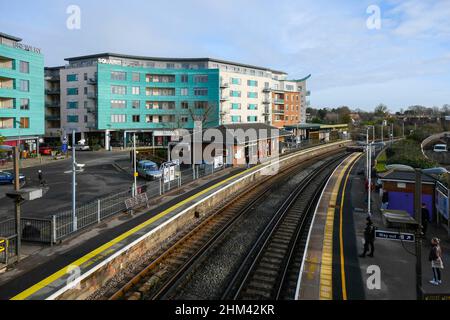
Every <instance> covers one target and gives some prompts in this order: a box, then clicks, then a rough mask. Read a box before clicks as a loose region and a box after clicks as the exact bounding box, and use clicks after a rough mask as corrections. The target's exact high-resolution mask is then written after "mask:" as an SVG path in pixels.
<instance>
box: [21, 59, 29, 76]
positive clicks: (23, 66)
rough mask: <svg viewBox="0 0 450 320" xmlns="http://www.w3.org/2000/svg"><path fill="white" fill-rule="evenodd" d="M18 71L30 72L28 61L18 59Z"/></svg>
mask: <svg viewBox="0 0 450 320" xmlns="http://www.w3.org/2000/svg"><path fill="white" fill-rule="evenodd" d="M20 72H22V73H30V63H29V62H26V61H20Z"/></svg>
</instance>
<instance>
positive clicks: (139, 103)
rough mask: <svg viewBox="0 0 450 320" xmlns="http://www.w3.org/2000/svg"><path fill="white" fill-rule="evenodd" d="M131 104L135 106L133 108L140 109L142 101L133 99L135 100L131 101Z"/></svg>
mask: <svg viewBox="0 0 450 320" xmlns="http://www.w3.org/2000/svg"><path fill="white" fill-rule="evenodd" d="M131 106H132V107H133V109H139V108H140V107H141V101H139V100H133V102H132V103H131Z"/></svg>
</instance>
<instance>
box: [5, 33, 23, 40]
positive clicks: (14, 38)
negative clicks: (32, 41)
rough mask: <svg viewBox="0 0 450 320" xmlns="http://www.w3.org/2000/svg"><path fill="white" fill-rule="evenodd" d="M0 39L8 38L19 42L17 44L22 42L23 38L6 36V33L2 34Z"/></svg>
mask: <svg viewBox="0 0 450 320" xmlns="http://www.w3.org/2000/svg"><path fill="white" fill-rule="evenodd" d="M0 38H6V39H9V40H13V41H17V42H20V41H22V39H21V38H17V37H14V36H12V35H9V34H6V33H2V32H0Z"/></svg>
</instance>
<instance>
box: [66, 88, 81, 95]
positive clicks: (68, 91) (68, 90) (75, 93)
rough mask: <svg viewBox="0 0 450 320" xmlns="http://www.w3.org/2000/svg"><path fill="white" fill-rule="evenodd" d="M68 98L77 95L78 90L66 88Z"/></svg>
mask: <svg viewBox="0 0 450 320" xmlns="http://www.w3.org/2000/svg"><path fill="white" fill-rule="evenodd" d="M67 95H68V96H76V95H78V88H67Z"/></svg>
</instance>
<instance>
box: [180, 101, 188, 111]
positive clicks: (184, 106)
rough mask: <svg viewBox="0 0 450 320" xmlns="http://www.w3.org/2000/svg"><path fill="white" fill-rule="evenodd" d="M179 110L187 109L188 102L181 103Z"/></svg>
mask: <svg viewBox="0 0 450 320" xmlns="http://www.w3.org/2000/svg"><path fill="white" fill-rule="evenodd" d="M181 109H189V102H187V101H182V102H181Z"/></svg>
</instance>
